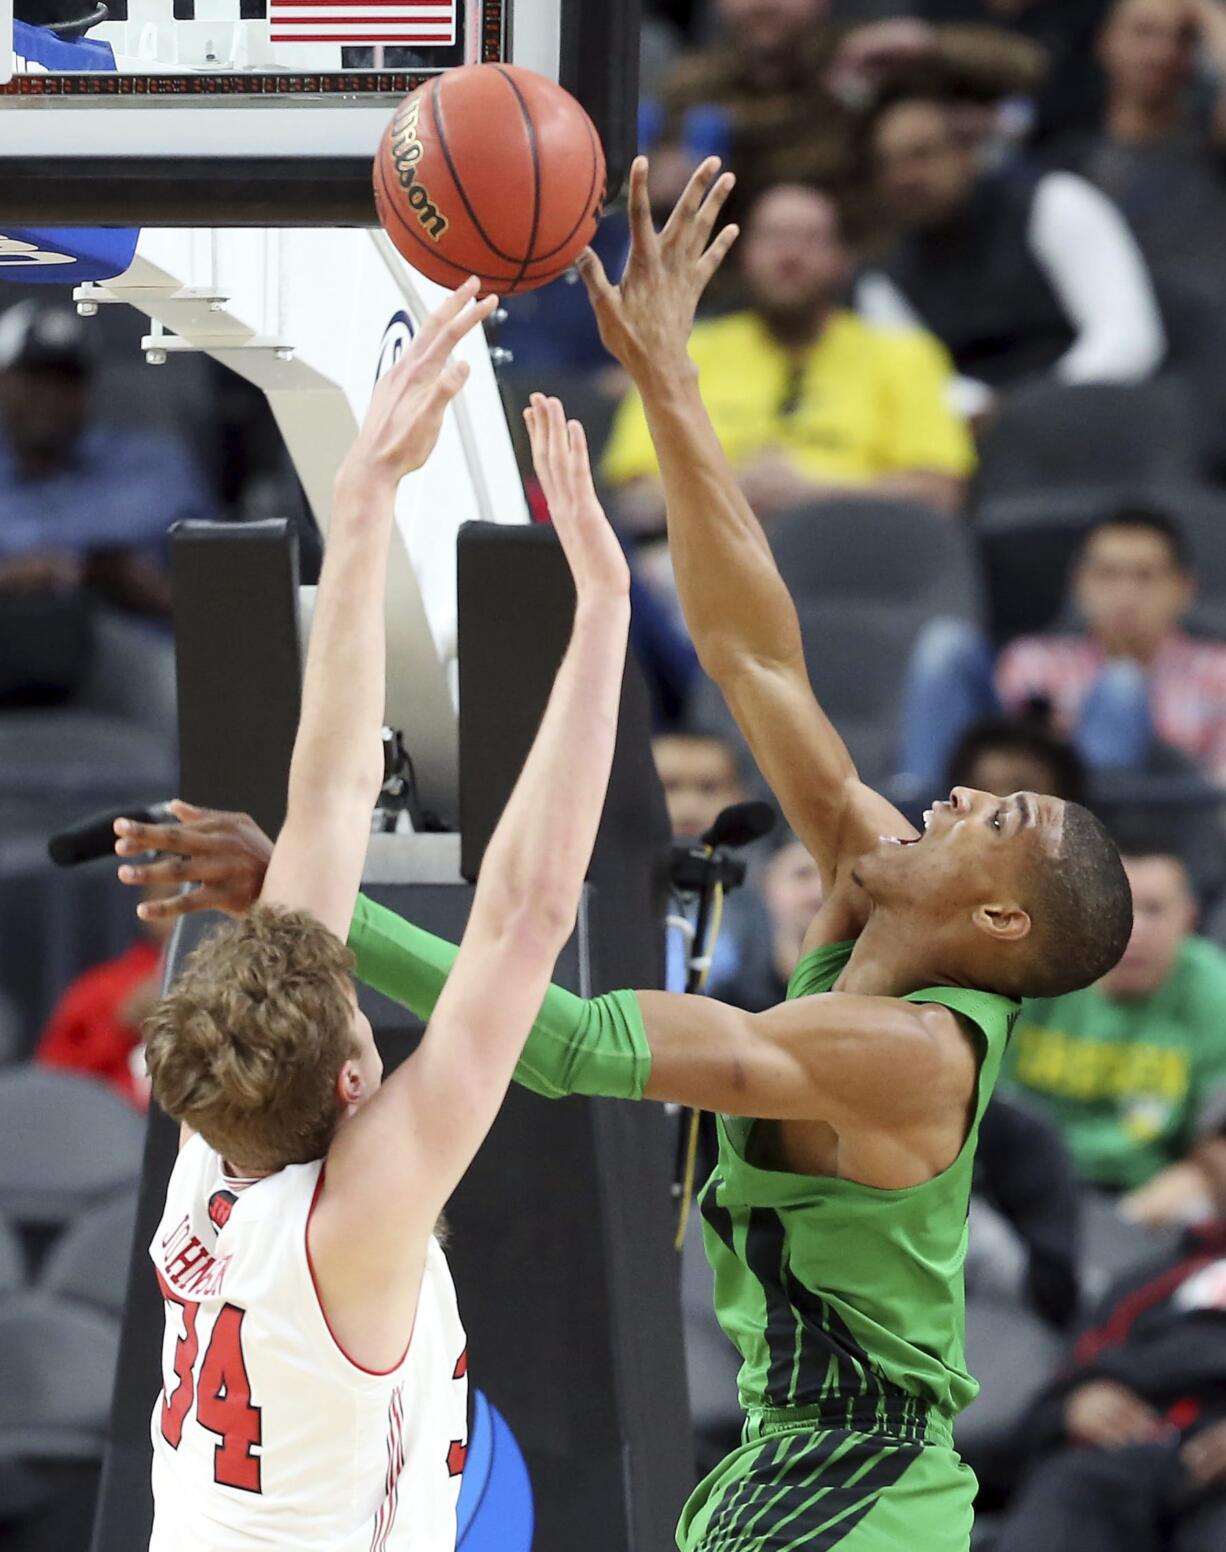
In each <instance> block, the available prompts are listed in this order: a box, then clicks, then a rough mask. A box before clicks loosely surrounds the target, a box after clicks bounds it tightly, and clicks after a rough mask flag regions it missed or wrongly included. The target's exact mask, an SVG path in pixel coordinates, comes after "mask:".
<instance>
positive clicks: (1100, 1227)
mask: <svg viewBox="0 0 1226 1552" xmlns="http://www.w3.org/2000/svg"><path fill="white" fill-rule="evenodd" d="M1179 1237H1180V1231H1179V1230H1178V1229H1174V1228H1166V1229H1146V1228H1142V1227H1141V1225H1140V1224H1139V1223H1130V1222H1129V1221H1128V1219H1127V1218H1122V1217H1121V1216H1120V1215H1119V1213H1118V1212H1117V1211H1116V1204H1115V1202H1114V1201H1113V1200H1112V1198H1111V1197H1109V1196H1103V1195H1101V1194H1100V1193H1099V1192H1097V1191H1087V1192H1086V1194H1085V1201H1084V1205H1083V1207H1082V1216H1081V1280H1082V1285H1083V1287H1084V1288H1085V1292H1086V1297H1087V1299H1088V1300H1090V1301H1091V1302H1093V1300H1095V1299H1097V1298H1099V1297H1101V1295H1102V1294H1103V1293H1105V1292H1106V1290H1107V1289H1108V1288H1109V1287H1110V1286H1111V1284H1112V1283H1113V1282H1114V1281H1115V1279H1116V1278H1117V1277H1119V1276H1121V1275H1122V1274H1123V1273H1124V1272H1127V1271H1129V1270H1130V1269H1131V1268H1133V1267H1135V1266H1137V1265H1139V1264H1140V1263H1141V1262H1144V1261H1150V1260H1153V1259H1154V1258H1155V1257H1156V1256H1161V1255H1163V1254H1164V1253H1168V1252H1173V1251H1174V1249H1175V1247H1176V1245H1177V1244H1178V1243H1179Z"/></svg>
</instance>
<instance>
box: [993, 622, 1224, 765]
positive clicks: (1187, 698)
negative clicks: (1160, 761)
mask: <svg viewBox="0 0 1226 1552" xmlns="http://www.w3.org/2000/svg"><path fill="white" fill-rule="evenodd" d="M1107 662H1108V655H1107V652H1106V650H1105V649H1104V647H1103V646H1102V644H1101V643H1100V642H1098V641H1095V640H1094V639H1093V638H1092V637H1089V636H1032V637H1030V638H1029V639H1027V640H1023V641H1018V642H1015V643H1014V644H1013V646H1011V647H1009V648H1008V649H1007V650H1006V651H1005V653H1004V656H1003V657H1002V658H1001V660H1000V667H999V668H998V670H997V675H996V685H997V689H998V691H999V693H1000V698H1001V700H1002V701H1003V702H1004V704H1005V706H1006V707H1007V708H1008V709H1009V710H1011V711H1020V710H1021V709H1022V708H1023V707H1024V706H1025V705H1026V703H1027V701H1029V700H1030V699H1031V698H1032V697H1034V696H1042V697H1043V698H1044V699H1046V700H1049V701H1050V702H1051V704H1052V708H1053V710H1054V711H1055V714H1056V721H1057V723H1058V725H1059V726H1060V727H1061V728H1063V729H1066V730H1067V729H1069V728H1071V727H1074V726H1075V725H1076V722H1077V714H1078V712H1079V711H1080V709H1081V704H1082V702H1083V701H1084V700H1085V698H1086V695H1087V694H1088V693H1089V690H1090V687H1091V685H1092V684H1093V683H1094V682H1095V680H1096V679H1097V678H1098V676H1099V674H1101V673H1102V671H1103V669H1104V668H1105V667H1106V666H1107ZM1145 667H1146V680H1147V681H1148V684H1149V707H1150V714H1151V716H1152V717H1153V721H1154V731H1155V732H1156V733H1157V735H1158V737H1159V738H1160V739H1161V740H1162V742H1163V743H1164V744H1169V745H1170V746H1171V748H1172V749H1179V750H1181V751H1182V752H1183V753H1184V754H1186V755H1187V756H1188V757H1189V758H1190V759H1192V760H1194V761H1195V762H1196V764H1197V765H1199V766H1200V767H1201V768H1202V769H1203V770H1204V771H1205V772H1206V773H1207V774H1208V775H1210V776H1216V777H1218V778H1219V779H1226V646H1223V645H1222V644H1221V643H1220V642H1217V641H1200V640H1197V639H1196V637H1194V636H1188V635H1185V634H1184V633H1183V632H1182V631H1176V632H1173V633H1172V634H1171V635H1170V636H1168V637H1167V638H1166V640H1165V641H1163V642H1162V644H1161V645H1160V646H1159V647H1158V649H1157V650H1156V651H1155V653H1154V655H1153V657H1152V658H1151V659H1150V660H1149V662H1148V663H1147V664H1146V665H1145Z"/></svg>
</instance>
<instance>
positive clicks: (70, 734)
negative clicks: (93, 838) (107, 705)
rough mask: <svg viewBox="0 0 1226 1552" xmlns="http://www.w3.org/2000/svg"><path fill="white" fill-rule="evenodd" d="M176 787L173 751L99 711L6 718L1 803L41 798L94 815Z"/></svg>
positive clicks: (0, 743) (1, 732) (1, 735)
mask: <svg viewBox="0 0 1226 1552" xmlns="http://www.w3.org/2000/svg"><path fill="white" fill-rule="evenodd" d="M173 785H174V762H173V759H172V758H171V755H170V751H169V750H168V748H167V747H166V745H165V744H164V743H163V742H162V741H161V740H159V739H157V738H154V737H153V735H152V734H150V733H147V732H144V731H142V730H141V729H140V728H139V727H137V726H136V725H135V724H134V723H133V722H130V721H127V720H124V719H122V718H120V717H117V716H108V715H105V714H103V713H100V712H93V711H77V710H65V711H10V712H6V713H5V714H4V716H2V717H0V797H4V798H9V797H15V798H22V797H25V796H26V795H27V794H29V793H36V794H38V795H39V796H40V797H42V798H45V799H48V800H49V799H51V798H58V799H59V800H60V802H61V803H63V804H64V805H65V806H66V807H71V809H72V810H74V811H79V812H81V813H89V812H90V811H91V809H92V808H102V807H104V806H105V805H106V804H107V802H108V801H109V800H112V794H114V799H113V801H116V802H130V801H131V799H132V795H133V793H134V792H135V793H136V795H137V796H140V795H141V794H143V793H145V792H168V791H170V790H171V789H172V787H173Z"/></svg>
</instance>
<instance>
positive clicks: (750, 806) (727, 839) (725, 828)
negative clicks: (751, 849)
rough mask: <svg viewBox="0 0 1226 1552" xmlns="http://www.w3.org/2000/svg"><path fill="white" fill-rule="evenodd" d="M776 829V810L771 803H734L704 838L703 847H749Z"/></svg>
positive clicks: (719, 817)
mask: <svg viewBox="0 0 1226 1552" xmlns="http://www.w3.org/2000/svg"><path fill="white" fill-rule="evenodd" d="M774 828H775V810H774V809H773V808H772V807H771V805H770V804H769V803H733V804H732V805H731V806H730V807H728V808H726V809H724V811H723V812H722V813H721V814H720V815H719V816H718V818H717V819H716V821H715V823H714V824H713V825H712V826H711V828H710V829H709V830H708V831H707V832H706V834H705V835H704V836H703V837H702V840H703V845H704V846H710V847H711V848H712V849H714V848H716V847H719V846H734V847H735V846H748V845H750V844H751V842H753V841H760V840H761V839H762V837H763V836H764V835H769V834H770V833H771V831H772V830H773V829H774Z"/></svg>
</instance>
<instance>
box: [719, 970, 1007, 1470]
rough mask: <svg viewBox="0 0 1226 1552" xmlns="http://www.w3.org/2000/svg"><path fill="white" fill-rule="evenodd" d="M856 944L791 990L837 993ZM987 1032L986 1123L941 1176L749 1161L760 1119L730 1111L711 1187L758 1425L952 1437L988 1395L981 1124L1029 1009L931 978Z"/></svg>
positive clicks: (978, 1114)
mask: <svg viewBox="0 0 1226 1552" xmlns="http://www.w3.org/2000/svg"><path fill="white" fill-rule="evenodd" d="M853 947H854V944H852V943H837V944H832V945H830V946H828V947H825V948H821V949H818V950H817V951H816V952H814V953H812V954H809V955H807V956H806V957H805V959H803V960H802V961H801V963H800V965H799V966H798V967H797V969H796V973H795V975H794V976H793V977H792V982H791V985H790V986H789V988H788V997H789V998H793V997H807V996H812V995H814V994H815V993H818V992H827V991H830V990H831V988H832V987H833V986H834V983H835V981H836V980H837V979H838V977H839V974H840V973H841V971H842V970H843V967H844V966H845V965H846V963H847V961H848V959H849V958H850V957H851V951H852V948H853ZM906 1000H907V1001H909V1002H917V1003H941V1004H943V1005H944V1006H945V1007H947V1008H950V1009H952V1010H953V1011H954V1012H955V1013H958V1014H960V1015H962V1017H963V1018H965V1019H967V1020H968V1021H969V1022H970V1023H971V1024H973V1025H974V1026H975V1027H976V1028H977V1029H978V1030H979V1032H980V1034H981V1035H982V1040H983V1045H982V1051H981V1062H980V1069H979V1085H978V1094H977V1097H976V1102H975V1115H974V1121H973V1124H972V1125H971V1128H970V1130H969V1132H968V1134H967V1138H966V1141H965V1143H964V1144H963V1147H962V1150H961V1152H960V1153H959V1154H958V1157H957V1158H956V1159H955V1160H954V1162H953V1163H952V1164H951V1165H950V1166H949V1168H948V1169H946V1170H944V1171H943V1172H942V1173H941V1174H940V1175H938V1176H937V1177H936V1178H935V1179H932V1180H929V1181H926V1182H925V1183H924V1184H922V1185H918V1186H912V1187H909V1188H907V1189H904V1190H897V1191H886V1190H879V1189H877V1188H874V1187H871V1186H865V1185H858V1184H856V1183H855V1182H854V1181H851V1180H839V1179H835V1178H833V1177H828V1176H812V1175H793V1174H788V1173H786V1172H784V1171H781V1170H773V1169H771V1170H768V1169H760V1168H757V1167H756V1166H755V1165H753V1164H751V1163H750V1162H749V1154H750V1146H749V1144H750V1134H751V1132H752V1130H753V1127H754V1124H755V1123H754V1122H753V1121H749V1120H744V1119H739V1118H735V1117H729V1116H721V1117H720V1118H719V1121H718V1130H719V1159H718V1163H717V1165H716V1168H715V1171H714V1173H713V1175H712V1177H711V1179H710V1180H709V1181H708V1183H707V1185H706V1187H705V1189H704V1192H703V1197H702V1214H703V1220H704V1224H703V1232H704V1237H705V1240H706V1247H707V1254H708V1256H709V1257H710V1260H711V1264H712V1267H713V1268H714V1272H715V1304H716V1314H717V1316H718V1318H719V1322H720V1325H721V1326H722V1327H723V1329H724V1332H725V1334H726V1335H727V1336H728V1337H729V1339H730V1340H731V1341H732V1343H733V1345H734V1346H735V1347H736V1348H737V1349H738V1351H739V1352H740V1354H741V1357H742V1360H743V1362H742V1365H741V1372H740V1381H739V1388H740V1399H741V1404H742V1406H743V1407H744V1409H745V1412H746V1414H747V1419H748V1424H747V1436H753V1434H754V1431H755V1430H756V1429H759V1428H760V1427H761V1426H762V1425H763V1423H764V1421H765V1423H767V1424H770V1423H771V1422H778V1421H781V1420H783V1419H784V1418H787V1417H797V1418H801V1417H803V1416H804V1415H805V1413H806V1411H808V1410H810V1409H811V1412H812V1415H813V1416H814V1417H817V1416H819V1415H820V1417H821V1419H822V1421H823V1423H824V1425H825V1426H828V1427H838V1426H843V1427H846V1428H848V1429H856V1430H859V1431H860V1432H880V1433H887V1434H891V1435H893V1436H895V1437H899V1438H903V1439H914V1440H916V1441H917V1442H923V1441H924V1440H926V1439H931V1440H933V1441H934V1442H936V1441H940V1442H944V1443H946V1444H947V1443H948V1442H949V1437H950V1423H951V1422H952V1419H953V1417H954V1415H955V1414H956V1413H957V1412H959V1411H961V1409H962V1408H963V1407H965V1406H966V1405H967V1404H968V1403H969V1402H970V1401H972V1400H973V1399H974V1397H975V1394H976V1392H977V1389H978V1387H977V1386H976V1384H975V1382H974V1380H973V1379H971V1377H970V1375H969V1374H968V1373H967V1371H966V1358H965V1353H964V1336H965V1308H964V1294H963V1281H962V1268H963V1262H964V1260H965V1257H966V1230H967V1209H968V1206H969V1202H970V1193H971V1170H972V1166H973V1163H974V1156H975V1145H976V1141H977V1139H978V1134H979V1123H980V1120H981V1119H982V1116H983V1112H984V1110H985V1109H986V1107H987V1104H988V1101H989V1100H990V1098H991V1096H992V1090H993V1087H994V1086H995V1083H996V1077H997V1073H998V1072H999V1070H1000V1063H1001V1058H1002V1056H1003V1055H1004V1050H1005V1045H1006V1043H1007V1041H1008V1037H1009V1031H1010V1029H1011V1028H1012V1025H1013V1021H1014V1019H1015V1018H1016V1017H1017V1012H1018V1005H1017V1004H1016V1003H1015V1002H1011V1001H1009V1000H1008V999H1006V998H1004V997H998V996H995V995H992V994H991V993H988V992H976V991H965V990H959V989H956V988H953V987H948V986H943V987H929V988H927V989H925V990H922V991H916V992H912V993H910V994H909V996H908V997H907V999H906Z"/></svg>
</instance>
